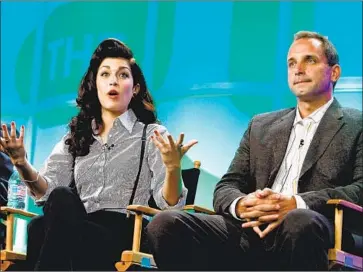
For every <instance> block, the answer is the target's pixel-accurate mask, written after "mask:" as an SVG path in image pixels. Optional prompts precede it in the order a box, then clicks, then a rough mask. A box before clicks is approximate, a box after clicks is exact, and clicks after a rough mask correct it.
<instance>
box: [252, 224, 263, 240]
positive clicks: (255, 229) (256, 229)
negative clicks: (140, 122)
mask: <svg viewBox="0 0 363 272" xmlns="http://www.w3.org/2000/svg"><path fill="white" fill-rule="evenodd" d="M252 229H253V231H254V232H256V233H257V235H258V236H260V238H261V235H262V231H261V230H260V228H259V227H253V228H252Z"/></svg>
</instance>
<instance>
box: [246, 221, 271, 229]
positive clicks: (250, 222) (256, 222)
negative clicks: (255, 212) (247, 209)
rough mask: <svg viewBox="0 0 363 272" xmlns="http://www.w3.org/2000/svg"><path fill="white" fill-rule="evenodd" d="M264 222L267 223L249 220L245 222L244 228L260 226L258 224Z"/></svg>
mask: <svg viewBox="0 0 363 272" xmlns="http://www.w3.org/2000/svg"><path fill="white" fill-rule="evenodd" d="M262 224H265V223H263V222H259V221H249V222H246V223H243V224H242V228H251V227H258V226H261V225H262Z"/></svg>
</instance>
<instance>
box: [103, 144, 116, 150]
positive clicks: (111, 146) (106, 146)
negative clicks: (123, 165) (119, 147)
mask: <svg viewBox="0 0 363 272" xmlns="http://www.w3.org/2000/svg"><path fill="white" fill-rule="evenodd" d="M104 146H105V148H107V150H111V149H112V148H113V147H114V146H115V145H114V144H111V145H108V144H107V143H105V144H104Z"/></svg>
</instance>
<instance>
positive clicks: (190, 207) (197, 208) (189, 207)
mask: <svg viewBox="0 0 363 272" xmlns="http://www.w3.org/2000/svg"><path fill="white" fill-rule="evenodd" d="M183 210H184V211H190V210H192V211H195V212H200V213H206V214H216V213H215V212H214V211H212V210H209V209H207V208H203V207H200V206H197V205H186V206H184V208H183Z"/></svg>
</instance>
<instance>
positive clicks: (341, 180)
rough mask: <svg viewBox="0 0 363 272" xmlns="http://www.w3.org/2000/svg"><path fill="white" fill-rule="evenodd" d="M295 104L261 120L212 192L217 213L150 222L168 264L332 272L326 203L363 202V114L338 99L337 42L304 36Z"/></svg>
mask: <svg viewBox="0 0 363 272" xmlns="http://www.w3.org/2000/svg"><path fill="white" fill-rule="evenodd" d="M287 65H288V83H289V87H290V89H291V91H292V92H293V93H294V94H295V96H296V98H297V107H296V108H290V109H285V110H281V111H277V112H272V113H266V114H261V115H257V116H255V117H254V118H253V119H252V120H251V122H250V123H249V126H248V129H247V131H246V132H245V134H244V136H243V138H242V140H241V143H240V146H239V148H238V150H237V152H236V154H235V157H234V159H233V161H232V163H231V165H230V167H229V169H228V171H227V173H226V174H225V175H224V176H223V177H222V179H221V181H220V182H219V183H218V184H217V185H216V188H215V191H214V200H213V203H214V209H215V211H216V212H217V215H204V214H187V213H183V212H176V211H165V212H162V213H160V214H159V215H158V216H156V217H155V218H154V219H153V220H152V222H151V223H150V224H149V226H148V228H147V232H148V238H149V242H150V246H151V248H152V252H153V254H154V258H155V261H156V263H157V265H158V267H159V268H160V269H161V270H179V269H180V270H214V269H216V270H235V269H237V270H242V269H246V270H252V269H258V270H327V268H328V258H327V251H328V249H329V248H330V247H332V245H333V242H334V239H333V237H334V234H333V224H332V213H331V212H330V211H329V210H328V208H327V205H326V202H327V200H328V199H331V198H340V199H345V200H348V201H351V202H354V203H356V204H359V205H363V176H362V175H363V165H362V155H363V154H362V113H361V112H360V111H358V110H355V109H350V108H343V107H341V106H340V105H339V103H338V101H336V100H335V99H334V98H333V90H334V86H335V84H336V82H337V81H338V79H339V77H340V74H341V69H340V66H339V57H338V54H337V51H336V49H335V47H334V45H333V44H332V43H331V42H330V41H329V40H328V39H327V38H326V37H324V36H322V35H320V34H318V33H315V32H305V31H303V32H298V33H296V34H295V36H294V41H293V43H292V44H291V46H290V49H289V52H288V56H287Z"/></svg>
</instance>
